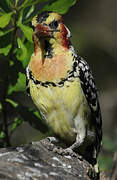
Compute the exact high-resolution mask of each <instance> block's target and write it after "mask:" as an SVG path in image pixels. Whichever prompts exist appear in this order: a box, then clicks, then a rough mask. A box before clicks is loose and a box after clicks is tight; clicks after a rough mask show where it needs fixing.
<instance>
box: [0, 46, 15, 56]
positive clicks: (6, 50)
mask: <svg viewBox="0 0 117 180" xmlns="http://www.w3.org/2000/svg"><path fill="white" fill-rule="evenodd" d="M11 47H12V45H11V44H9V45H8V46H6V47H4V48H0V54H4V55H5V56H7V55H8V53H9V51H10V49H11Z"/></svg>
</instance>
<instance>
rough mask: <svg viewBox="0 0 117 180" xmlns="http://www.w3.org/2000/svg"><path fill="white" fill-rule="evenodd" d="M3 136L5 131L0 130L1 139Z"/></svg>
mask: <svg viewBox="0 0 117 180" xmlns="http://www.w3.org/2000/svg"><path fill="white" fill-rule="evenodd" d="M4 137H5V133H4V132H3V131H1V132H0V139H3V138H4Z"/></svg>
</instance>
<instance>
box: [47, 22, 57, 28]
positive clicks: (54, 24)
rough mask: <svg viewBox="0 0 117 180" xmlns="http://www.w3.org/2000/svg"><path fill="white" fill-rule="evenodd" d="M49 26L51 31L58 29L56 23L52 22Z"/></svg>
mask: <svg viewBox="0 0 117 180" xmlns="http://www.w3.org/2000/svg"><path fill="white" fill-rule="evenodd" d="M49 26H50V28H51V29H56V28H57V27H58V21H55V20H54V21H52V22H51V23H50V24H49Z"/></svg>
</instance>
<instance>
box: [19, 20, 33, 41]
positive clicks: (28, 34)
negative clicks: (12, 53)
mask: <svg viewBox="0 0 117 180" xmlns="http://www.w3.org/2000/svg"><path fill="white" fill-rule="evenodd" d="M18 26H19V27H20V28H21V30H22V31H23V33H24V36H25V37H26V38H27V40H28V41H30V42H33V41H32V33H33V30H32V28H30V27H28V26H25V25H23V24H21V23H18Z"/></svg>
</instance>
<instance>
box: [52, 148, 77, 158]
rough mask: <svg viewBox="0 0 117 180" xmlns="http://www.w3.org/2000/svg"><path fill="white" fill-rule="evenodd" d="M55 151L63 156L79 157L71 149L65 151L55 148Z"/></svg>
mask: <svg viewBox="0 0 117 180" xmlns="http://www.w3.org/2000/svg"><path fill="white" fill-rule="evenodd" d="M53 151H54V152H55V153H57V154H59V155H62V156H71V157H77V154H76V153H75V152H74V151H73V150H72V149H70V148H67V149H63V148H59V147H55V148H54V149H53Z"/></svg>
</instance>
